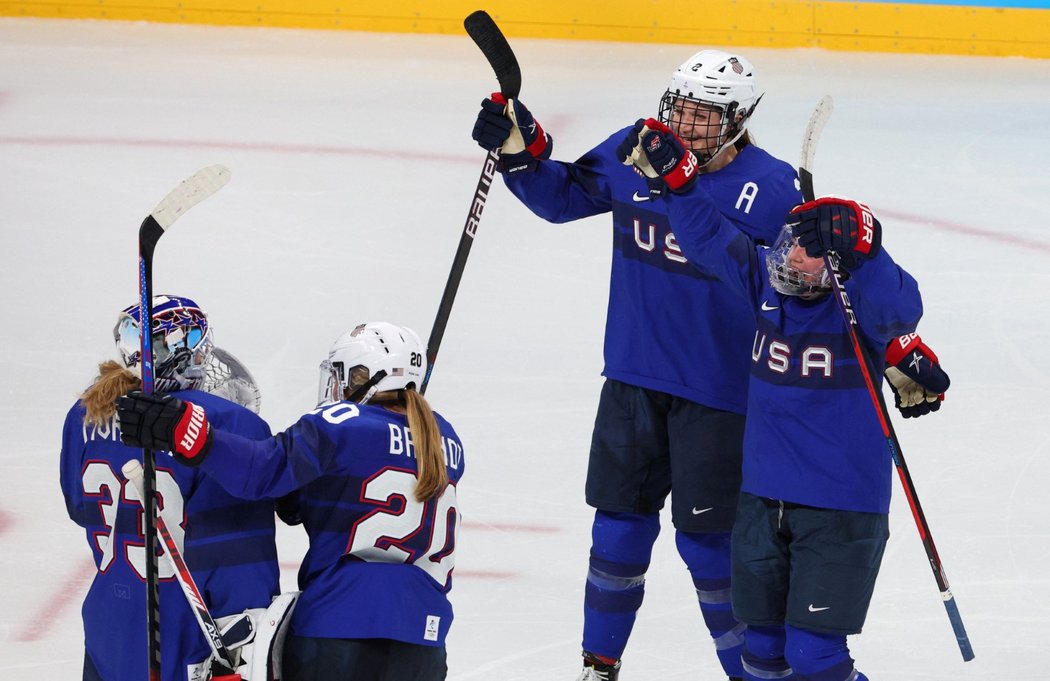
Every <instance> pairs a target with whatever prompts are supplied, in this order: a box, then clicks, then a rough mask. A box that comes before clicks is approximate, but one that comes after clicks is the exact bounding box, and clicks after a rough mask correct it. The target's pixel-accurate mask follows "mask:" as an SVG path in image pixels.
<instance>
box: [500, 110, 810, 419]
mask: <svg viewBox="0 0 1050 681" xmlns="http://www.w3.org/2000/svg"><path fill="white" fill-rule="evenodd" d="M629 130H630V128H625V129H623V130H621V131H619V132H617V133H615V134H613V135H612V136H610V137H609V138H608V139H607V140H606V141H605V142H603V143H602V144H600V145H598V146H597V147H595V148H594V149H592V150H591V151H589V152H587V153H586V154H584V155H583V156H582V157H581V158H580V159H579V160H577V161H576V162H575V163H564V162H560V161H541V162H540V163H539V164H538V168H537V170H536V171H535V172H518V173H513V174H505V175H504V180H505V181H506V184H507V186H508V187H509V188H510V190H511V191H512V192H513V193H514V195H515V196H517V197H518V198H519V199H520V200H521V201H522V202H523V203H525V205H526V206H528V207H529V208H530V209H531V210H532V211H533V212H534V213H535V214H536V215H538V216H539V217H541V218H544V219H545V220H548V221H550V222H559V223H560V222H568V221H570V220H576V219H579V218H583V217H588V216H591V215H597V214H599V213H606V212H611V213H612V219H613V257H612V278H611V284H610V287H609V307H608V313H607V319H606V325H605V369H604V371H603V375H605V376H606V377H608V378H611V379H614V380H617V381H621V382H623V383H628V384H630V385H635V386H639V387H642V388H648V389H651V390H658V391H661V392H666V393H670V394H672V395H677V396H679V397H684V398H686V399H689V400H692V401H694V402H698V403H700V404H704V405H707V406H710V407H714V408H717V409H723V410H727V411H733V412H736V413H742V412H743V411H744V408H745V403H746V398H747V374H748V359H747V351H746V349H745V348H746V347H747V346H748V345H749V344H750V341H751V335H752V332H753V331H754V322H753V321H752V319H751V316H750V314H748V312H747V310H746V309H745V308H741V306H740V305H739V303H738V301H737V300H736V296H735V295H734V294H733V293H732V291H731V289H730V288H729V287H728V286H727V285H726V284H725V283H724V282H721V281H719V280H718V279H717V277H714V276H711V275H710V274H709V273H705V272H702V271H700V270H697V269H696V268H694V267H691V266H690V265H689V264H688V263H687V262H686V256H685V255H684V254H683V253H682V250H681V248H679V245H678V243H677V241H676V238H675V234H674V233H673V232H672V230H671V226H670V224H669V222H668V218H667V208H666V204H665V202H663V201H659V200H657V201H650V200H649V199H648V188H647V186H646V183H645V181H644V180H643V179H642V178H641V177H640V176H638V175H637V174H636V173H635V172H634V171H633V170H632V168H631V167H629V166H625V165H623V163H621V162H620V159H618V158H616V153H615V152H616V147H617V145H619V144H620V142H622V141H623V139H624V138H625V137H626V135H627V133H628V131H629ZM698 184H699V185H700V186H702V187H703V188H704V190H705V191H706V192H707V193H708V194H710V195H711V196H712V197H713V200H714V201H715V203H716V205H717V206H718V209H719V210H720V211H721V212H722V213H723V215H724V216H725V218H726V219H727V220H728V221H729V222H730V223H731V224H732V225H733V226H734V227H736V228H737V229H739V230H741V231H742V232H744V233H745V234H747V235H749V236H751V237H753V238H754V239H756V240H758V241H764V242H766V243H772V242H773V240H774V239H775V238H776V236H777V234H778V233H779V231H780V228H781V227H782V226H783V224H784V217H785V216H786V215H787V213H788V211H789V210H790V209H791V208H792V207H793V206H795V205H796V204H798V203H801V200H802V197H801V194H800V193H799V190H798V178H797V175H796V173H795V170H794V169H793V168H791V166H789V165H788V164H786V163H784V162H782V161H778V160H777V159H775V158H773V157H772V156H770V155H769V154H768V153H766V152H765V151H763V150H762V149H759V148H758V147H755V146H753V145H749V146H747V147H744V149H742V150H741V151H740V152H739V154H738V155H737V157H736V159H734V160H733V161H732V162H731V163H729V164H728V165H727V166H726V167H725V168H722V169H721V170H718V171H715V172H712V173H705V174H701V175H700V176H699V180H698Z"/></svg>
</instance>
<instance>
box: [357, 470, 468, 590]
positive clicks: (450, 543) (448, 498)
mask: <svg viewBox="0 0 1050 681" xmlns="http://www.w3.org/2000/svg"><path fill="white" fill-rule="evenodd" d="M415 489H416V476H415V473H413V472H412V471H410V470H401V469H396V468H387V469H384V470H382V471H380V472H379V473H378V474H377V475H375V476H373V477H371V478H369V479H368V480H367V481H365V483H364V485H363V486H362V490H361V496H362V498H363V500H365V501H370V502H372V503H375V504H377V505H380V506H381V507H382V508H378V509H376V510H375V511H373V512H372V513H370V514H369V515H367V516H365V517H364V518H362V519H361V520H359V521H357V523H355V524H354V528H353V530H351V532H350V542H349V548H348V549H347V553H349V554H350V555H352V556H355V557H357V558H360V559H361V560H366V561H373V562H378V563H408V564H410V565H415V566H416V567H418V568H420V569H422V570H423V571H424V572H426V573H427V574H428V575H430V576H431V577H433V578H434V580H435V581H437V583H438V584H441V585H442V586H447V585H448V576H449V573H450V572H452V568H453V567H455V564H456V557H455V556H456V528H457V527H458V525H459V509H458V508H457V506H456V487H455V485H453V484H452V483H449V485H448V487H446V488H445V492H444V493H443V494H442V495H441V496H440V497H438V498H437V499H430V500H428V501H426V502H420V501H416V498H415V496H414V494H415Z"/></svg>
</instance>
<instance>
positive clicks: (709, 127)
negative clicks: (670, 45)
mask: <svg viewBox="0 0 1050 681" xmlns="http://www.w3.org/2000/svg"><path fill="white" fill-rule="evenodd" d="M760 99H762V94H761V93H759V92H758V87H757V84H756V82H755V67H754V66H752V64H751V62H749V61H748V60H747V59H745V58H744V57H741V56H739V55H735V54H730V53H728V52H723V51H721V50H701V51H699V52H697V53H696V54H694V55H693V56H691V57H689V59H687V60H686V61H685V62H684V63H683V64H682V65H681V66H679V67H678V69H677V70H675V72H674V73H673V74H671V84H670V85H669V86H668V88H667V91H666V92H664V94H663V97H661V99H660V113H659V116H658V117H659V119H660V122H662V123H663V124H664V125H667V126H668V127H670V128H671V129H672V130H674V131H675V134H677V135H678V136H679V137H680V138H682V140H683V141H684V142H686V143H687V144H689V145H690V146H692V150H693V153H695V154H696V155H697V158H698V159H699V161H700V164H701V166H703V165H706V164H707V163H709V162H710V161H711V159H713V158H714V157H715V156H717V155H718V154H719V153H720V152H721V151H722V150H723V149H725V148H726V147H728V146H729V145H731V144H733V143H734V142H736V141H737V140H738V139H740V138H741V137H742V136H743V135H744V132H745V131H746V130H747V123H748V121H749V120H750V118H751V114H753V113H754V111H755V108H756V107H757V106H758V101H759V100H760ZM711 112H717V113H718V114H720V115H719V116H718V117H717V119H713V120H710V121H709V120H708V118H709V117H710V113H711Z"/></svg>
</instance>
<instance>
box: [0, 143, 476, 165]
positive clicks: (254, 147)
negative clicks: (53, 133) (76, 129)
mask: <svg viewBox="0 0 1050 681" xmlns="http://www.w3.org/2000/svg"><path fill="white" fill-rule="evenodd" d="M0 144H8V145H18V144H26V145H30V146H36V147H85V146H104V147H163V148H169V149H225V150H230V151H260V152H266V153H275V154H315V155H322V156H369V157H375V158H382V159H391V160H394V154H392V152H391V150H389V149H369V148H366V147H350V146H334V145H323V144H283V143H270V142H231V141H222V140H165V139H127V138H120V137H12V136H0ZM477 151H478V153H477V154H475V155H467V154H463V155H453V154H433V153H427V152H425V151H421V150H413V151H412V158H414V159H422V160H424V161H437V162H446V163H447V162H451V163H464V164H465V163H472V164H480V163H481V162H482V161H483V160H484V159H485V154H484V153H483V150H481V149H478V150H477Z"/></svg>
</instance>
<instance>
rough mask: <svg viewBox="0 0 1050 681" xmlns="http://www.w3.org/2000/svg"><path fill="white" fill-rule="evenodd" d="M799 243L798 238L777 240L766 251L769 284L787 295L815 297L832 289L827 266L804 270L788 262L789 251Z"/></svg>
mask: <svg viewBox="0 0 1050 681" xmlns="http://www.w3.org/2000/svg"><path fill="white" fill-rule="evenodd" d="M797 244H798V242H797V240H796V239H786V240H780V239H778V240H777V244H774V246H773V248H771V249H770V250H769V252H768V253H766V269H767V270H769V285H770V286H772V287H773V288H774V289H775V290H777V291H779V292H780V293H783V294H784V295H786V296H797V297H800V298H815V297H817V296H820V295H823V294H825V293H828V292H829V291H831V278H830V277H829V275H828V270H827V268H824V269H822V270H821V271H820V274H819V276H818V274H817V273H816V272H803V271H802V270H800V269H798V268H797V267H792V266H791V265H789V264H788V261H787V259H788V253H790V252H791V249H792V248H794V247H795V246H796V245H797Z"/></svg>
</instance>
